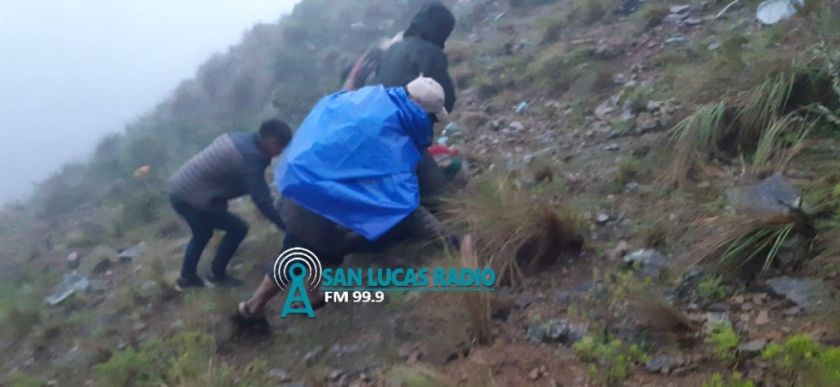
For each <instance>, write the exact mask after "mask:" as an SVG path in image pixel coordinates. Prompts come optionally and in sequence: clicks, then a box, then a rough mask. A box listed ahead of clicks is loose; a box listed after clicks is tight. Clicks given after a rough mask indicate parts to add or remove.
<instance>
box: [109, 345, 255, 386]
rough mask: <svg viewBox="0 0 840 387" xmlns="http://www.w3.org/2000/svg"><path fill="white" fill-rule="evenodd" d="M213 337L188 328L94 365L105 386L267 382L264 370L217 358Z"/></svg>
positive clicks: (224, 384) (223, 384)
mask: <svg viewBox="0 0 840 387" xmlns="http://www.w3.org/2000/svg"><path fill="white" fill-rule="evenodd" d="M215 353H216V343H215V340H214V339H213V337H211V336H208V335H206V334H204V333H199V332H185V333H182V334H179V335H176V336H172V337H169V338H166V339H155V340H151V341H147V342H145V343H143V344H142V345H141V346H140V347H139V348H137V349H135V348H127V349H124V350H122V351H119V352H116V353H115V354H114V355H113V356H112V357H111V358H110V359H109V360H108V361H107V362H105V363H101V364H98V365H96V366H95V371H96V375H97V379H98V381H99V384H100V385H103V386H150V385H176V386H234V385H243V386H248V385H264V384H266V383H267V381H266V380H263V378H264V375H265V373H260V372H259V371H260V369H258V368H253V367H249V368H247V369H245V370H242V372H238V373H237V372H235V371H236V370H235V369H234V368H232V367H231V366H228V365H226V364H224V363H222V362H220V361H218V359H216V356H215Z"/></svg>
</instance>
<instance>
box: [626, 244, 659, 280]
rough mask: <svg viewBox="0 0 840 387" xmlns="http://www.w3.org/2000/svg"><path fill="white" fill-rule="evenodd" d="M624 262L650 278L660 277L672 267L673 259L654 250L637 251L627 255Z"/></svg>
mask: <svg viewBox="0 0 840 387" xmlns="http://www.w3.org/2000/svg"><path fill="white" fill-rule="evenodd" d="M624 262H625V263H626V264H627V265H628V266H630V267H633V268H638V269H639V270H640V271H641V273H642V274H644V275H645V276H648V277H659V276H660V275H661V274H662V272H663V271H664V270H666V269H667V268H668V267H670V266H671V258H669V257H668V256H667V255H664V254H662V253H660V252H658V251H656V250H653V249H641V250H636V251H634V252H632V253H630V254H628V255H626V256H625V257H624Z"/></svg>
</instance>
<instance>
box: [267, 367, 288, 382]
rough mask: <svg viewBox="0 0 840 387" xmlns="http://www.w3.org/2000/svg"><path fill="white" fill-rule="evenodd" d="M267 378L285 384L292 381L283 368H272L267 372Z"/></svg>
mask: <svg viewBox="0 0 840 387" xmlns="http://www.w3.org/2000/svg"><path fill="white" fill-rule="evenodd" d="M268 376H271V377H272V378H274V379H275V380H277V382H278V383H285V382H288V381H291V380H292V378H291V376H289V372H288V371H286V370H285V369H283V368H272V369H271V370H269V371H268Z"/></svg>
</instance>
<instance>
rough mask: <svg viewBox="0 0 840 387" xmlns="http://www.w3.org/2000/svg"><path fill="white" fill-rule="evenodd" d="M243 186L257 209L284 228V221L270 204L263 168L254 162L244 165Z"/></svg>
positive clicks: (280, 227) (269, 193)
mask: <svg viewBox="0 0 840 387" xmlns="http://www.w3.org/2000/svg"><path fill="white" fill-rule="evenodd" d="M244 178H245V186H246V187H247V189H248V193H249V194H250V196H251V200H252V201H253V202H254V204H255V205H256V206H257V209H259V210H260V212H261V213H262V214H263V215H264V216H265V217H266V218H268V220H270V221H271V222H272V223H274V225H276V226H277V227H278V228H279V229H281V230H286V223H285V222H283V218H281V217H280V214H279V213H278V212H277V210H276V209H275V208H274V205H272V200H271V191H269V189H268V184H266V182H265V168H263V167H262V166H261V165H257V164H256V163H248V164H246V165H245V175H244Z"/></svg>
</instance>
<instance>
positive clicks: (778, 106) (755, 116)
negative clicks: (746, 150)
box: [736, 74, 793, 144]
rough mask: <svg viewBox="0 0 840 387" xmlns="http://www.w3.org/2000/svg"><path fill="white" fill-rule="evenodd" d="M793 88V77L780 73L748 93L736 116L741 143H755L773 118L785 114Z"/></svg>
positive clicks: (738, 140) (739, 141)
mask: <svg viewBox="0 0 840 387" xmlns="http://www.w3.org/2000/svg"><path fill="white" fill-rule="evenodd" d="M792 88H793V77H792V76H790V75H787V74H780V75H777V76H776V77H774V78H769V79H766V80H765V81H764V82H762V83H760V84H759V85H758V86H756V87H755V88H753V89H752V90H751V91H750V92H749V93H747V95H746V97H745V98H744V101H743V105H742V106H741V108H740V109H739V111H738V114H737V116H736V120H737V121H738V124H739V127H740V128H739V130H738V138H737V142H738V143H739V144H748V143H755V142H756V141H757V139H758V138H759V137H761V135H762V132H763V131H765V130H766V129H767V128H768V127H770V125H771V123H772V122H773V120H775V119H776V118H779V117H781V116H782V115H783V113H784V109H785V107H786V106H787V102H788V99H789V98H790V93H791V90H792Z"/></svg>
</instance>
